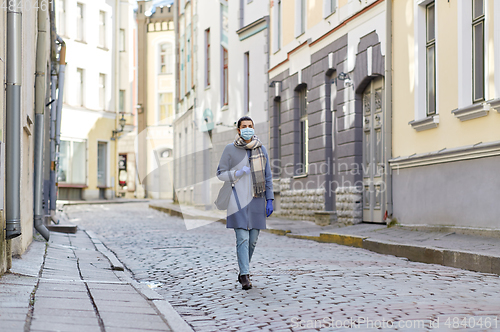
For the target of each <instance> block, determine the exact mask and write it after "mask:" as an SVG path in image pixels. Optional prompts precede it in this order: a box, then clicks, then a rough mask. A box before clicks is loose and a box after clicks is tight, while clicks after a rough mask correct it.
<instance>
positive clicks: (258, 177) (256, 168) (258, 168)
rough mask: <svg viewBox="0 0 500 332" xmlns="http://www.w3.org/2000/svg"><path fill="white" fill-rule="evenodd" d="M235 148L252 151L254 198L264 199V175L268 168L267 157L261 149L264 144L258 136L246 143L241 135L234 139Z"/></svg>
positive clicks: (251, 167) (251, 168)
mask: <svg viewBox="0 0 500 332" xmlns="http://www.w3.org/2000/svg"><path fill="white" fill-rule="evenodd" d="M234 146H235V147H237V148H238V149H246V150H251V151H252V152H251V155H250V170H251V173H252V183H253V197H263V196H264V193H265V191H266V176H265V174H264V172H265V168H266V162H267V160H266V156H265V155H264V153H263V152H262V149H261V148H260V147H261V146H262V142H261V141H260V140H259V138H258V137H257V136H255V135H254V136H253V137H252V140H251V141H250V142H249V143H246V142H245V140H244V139H243V138H241V136H240V135H239V134H237V135H236V137H235V138H234Z"/></svg>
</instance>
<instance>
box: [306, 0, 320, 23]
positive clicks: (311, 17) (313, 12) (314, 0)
mask: <svg viewBox="0 0 500 332" xmlns="http://www.w3.org/2000/svg"><path fill="white" fill-rule="evenodd" d="M322 19H323V0H307V28H308V29H311V28H312V27H314V26H315V25H316V24H318V23H319V22H321V20H322Z"/></svg>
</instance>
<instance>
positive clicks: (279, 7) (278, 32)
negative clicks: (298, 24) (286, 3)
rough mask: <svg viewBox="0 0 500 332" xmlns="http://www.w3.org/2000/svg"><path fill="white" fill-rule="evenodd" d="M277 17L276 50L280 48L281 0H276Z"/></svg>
mask: <svg viewBox="0 0 500 332" xmlns="http://www.w3.org/2000/svg"><path fill="white" fill-rule="evenodd" d="M277 16H278V17H277V19H278V29H277V33H276V34H277V36H276V39H277V46H278V50H279V49H281V24H282V23H281V0H278V14H277Z"/></svg>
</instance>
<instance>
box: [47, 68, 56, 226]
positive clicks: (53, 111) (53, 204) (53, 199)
mask: <svg viewBox="0 0 500 332" xmlns="http://www.w3.org/2000/svg"><path fill="white" fill-rule="evenodd" d="M55 64H56V63H53V64H52V70H51V77H50V80H51V82H50V99H51V100H53V101H54V102H53V103H52V104H51V105H50V187H49V202H50V205H49V210H50V216H51V218H54V216H55V210H56V118H57V117H56V116H57V103H56V102H55V100H56V88H57V71H56V66H55Z"/></svg>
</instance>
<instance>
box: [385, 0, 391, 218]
mask: <svg viewBox="0 0 500 332" xmlns="http://www.w3.org/2000/svg"><path fill="white" fill-rule="evenodd" d="M385 2H386V4H385V5H386V8H385V10H386V23H385V24H386V29H385V31H386V35H385V41H386V51H385V117H384V119H385V123H384V131H385V173H386V202H387V204H386V205H387V207H386V213H387V217H388V218H392V212H393V207H392V170H391V167H390V165H389V159H391V158H392V0H386V1H385ZM386 222H387V223H388V222H390V220H386Z"/></svg>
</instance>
